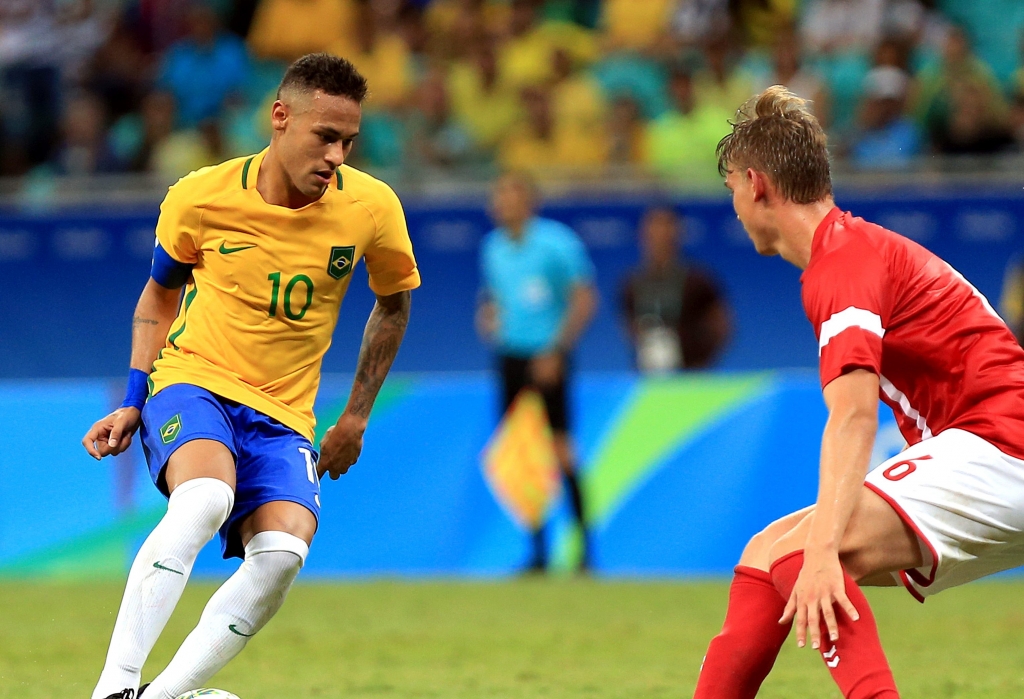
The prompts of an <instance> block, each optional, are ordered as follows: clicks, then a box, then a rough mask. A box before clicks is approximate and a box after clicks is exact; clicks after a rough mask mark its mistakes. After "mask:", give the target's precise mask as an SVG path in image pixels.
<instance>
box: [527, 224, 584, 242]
mask: <svg viewBox="0 0 1024 699" xmlns="http://www.w3.org/2000/svg"><path fill="white" fill-rule="evenodd" d="M533 227H534V231H533V232H534V235H535V236H536V238H537V241H538V242H540V243H542V244H544V245H548V246H552V247H556V248H559V249H565V248H577V247H580V246H582V241H581V240H580V237H579V236H578V235H577V234H576V231H574V230H573V229H572V228H570V227H569V226H567V225H566V224H564V223H562V222H561V221H556V220H555V219H553V218H543V217H541V216H538V217H537V218H535V219H534V220H533Z"/></svg>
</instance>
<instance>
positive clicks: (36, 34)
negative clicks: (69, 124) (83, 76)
mask: <svg viewBox="0 0 1024 699" xmlns="http://www.w3.org/2000/svg"><path fill="white" fill-rule="evenodd" d="M55 29H56V28H55V25H54V17H53V13H52V11H51V9H50V7H49V6H48V5H46V4H44V3H40V2H37V1H36V0H0V88H2V90H3V95H4V99H3V100H2V102H0V119H2V129H3V132H2V133H3V137H2V143H0V145H2V147H3V153H2V165H3V171H4V172H5V173H7V174H23V173H24V172H26V171H27V170H28V169H29V168H30V167H32V166H34V165H38V164H40V163H42V162H45V161H46V160H48V159H49V158H50V155H51V153H52V152H53V148H54V145H55V140H56V134H57V133H58V132H59V130H58V123H59V118H60V92H59V88H60V71H59V68H58V63H57V52H56V50H57V46H56V40H57V34H56V31H55Z"/></svg>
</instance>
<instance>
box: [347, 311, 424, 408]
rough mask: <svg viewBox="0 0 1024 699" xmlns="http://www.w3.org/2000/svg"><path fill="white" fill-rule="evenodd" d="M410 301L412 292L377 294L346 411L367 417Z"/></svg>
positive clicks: (395, 349) (401, 332) (395, 348)
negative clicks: (389, 294) (388, 294)
mask: <svg viewBox="0 0 1024 699" xmlns="http://www.w3.org/2000/svg"><path fill="white" fill-rule="evenodd" d="M411 302H412V295H411V294H410V293H409V292H408V291H401V292H399V293H397V294H392V295H391V296H378V297H377V304H376V305H375V306H374V307H373V312H372V313H370V319H369V320H368V321H366V329H365V330H364V331H363V344H362V346H361V347H360V348H359V361H358V363H357V364H356V377H355V381H353V383H352V393H351V394H350V395H349V399H348V407H347V408H346V409H345V412H347V413H351V414H353V415H357V416H359V417H362V418H369V417H370V410H371V409H372V408H373V402H374V401H375V400H376V399H377V393H378V391H380V387H381V385H383V383H384V379H385V378H386V377H387V375H388V370H390V369H391V364H392V362H394V361H395V355H397V354H398V348H399V346H400V345H401V344H402V338H403V337H404V336H405V328H406V326H407V325H408V324H409V309H410V306H411Z"/></svg>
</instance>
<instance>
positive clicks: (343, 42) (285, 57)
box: [247, 0, 357, 63]
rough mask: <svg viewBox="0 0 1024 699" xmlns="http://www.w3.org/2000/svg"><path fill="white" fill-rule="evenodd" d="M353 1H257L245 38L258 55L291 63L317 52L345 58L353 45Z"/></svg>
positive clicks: (354, 19) (354, 12) (354, 25)
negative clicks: (330, 52) (334, 54)
mask: <svg viewBox="0 0 1024 699" xmlns="http://www.w3.org/2000/svg"><path fill="white" fill-rule="evenodd" d="M355 3H356V0H260V3H259V5H258V6H257V8H256V13H255V14H254V15H253V18H252V24H251V26H250V28H249V36H248V37H247V41H248V43H249V48H250V49H251V50H252V52H253V54H254V55H256V56H258V57H260V58H267V59H275V60H278V61H284V62H286V63H287V62H291V61H293V60H295V59H296V58H298V57H299V56H302V55H305V54H307V53H315V52H317V51H328V50H331V49H332V48H333V50H335V51H338V52H339V53H338V55H340V56H343V57H346V58H348V57H349V56H351V55H352V54H353V53H354V52H355V50H356V48H357V41H356V34H355V32H356V30H357V26H356V17H357V8H356V6H355Z"/></svg>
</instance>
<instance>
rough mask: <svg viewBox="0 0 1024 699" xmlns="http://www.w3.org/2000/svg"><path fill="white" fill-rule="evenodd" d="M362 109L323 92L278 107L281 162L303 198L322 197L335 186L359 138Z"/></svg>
mask: <svg viewBox="0 0 1024 699" xmlns="http://www.w3.org/2000/svg"><path fill="white" fill-rule="evenodd" d="M361 117H362V108H361V107H360V106H359V104H358V103H357V102H356V101H355V100H352V99H349V98H348V97H341V96H337V95H328V94H325V93H323V92H321V91H320V90H315V91H314V92H313V93H312V94H297V95H294V96H292V97H291V98H288V99H286V100H285V101H284V102H282V101H280V100H279V101H278V102H276V103H275V104H274V112H273V125H274V130H275V132H276V134H277V139H278V146H279V147H280V150H279V152H280V154H281V155H280V158H281V162H282V163H283V165H284V167H285V170H286V172H287V173H288V177H289V179H291V182H292V185H293V186H294V187H295V189H296V190H298V191H299V192H300V193H301V194H302V195H303V196H306V197H309V198H311V199H316V198H318V197H320V196H321V195H322V194H323V193H324V190H325V189H327V187H329V186H331V184H333V182H334V176H335V175H334V171H335V170H337V169H338V167H339V166H340V165H341V164H342V163H344V162H345V158H347V157H348V154H349V153H350V152H351V151H352V144H353V142H354V140H355V137H356V136H358V135H359V121H360V119H361Z"/></svg>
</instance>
